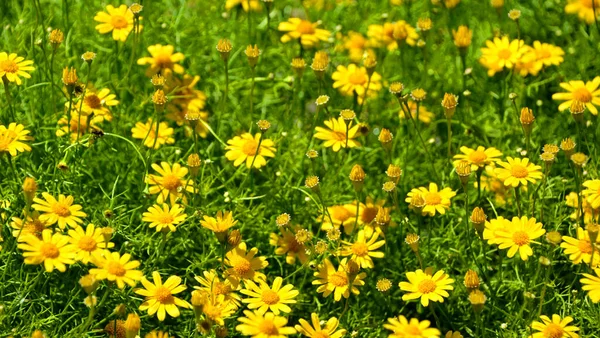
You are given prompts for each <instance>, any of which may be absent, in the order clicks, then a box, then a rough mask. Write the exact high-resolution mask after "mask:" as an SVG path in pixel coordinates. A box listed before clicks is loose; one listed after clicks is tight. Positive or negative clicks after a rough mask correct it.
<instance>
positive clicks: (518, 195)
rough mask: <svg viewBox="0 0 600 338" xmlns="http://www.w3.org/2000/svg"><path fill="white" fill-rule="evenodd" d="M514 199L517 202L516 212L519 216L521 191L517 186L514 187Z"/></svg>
mask: <svg viewBox="0 0 600 338" xmlns="http://www.w3.org/2000/svg"><path fill="white" fill-rule="evenodd" d="M515 200H516V203H517V212H518V214H519V217H521V192H520V190H519V187H518V186H517V187H515Z"/></svg>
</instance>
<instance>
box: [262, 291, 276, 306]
mask: <svg viewBox="0 0 600 338" xmlns="http://www.w3.org/2000/svg"><path fill="white" fill-rule="evenodd" d="M261 299H262V301H263V303H265V304H267V305H273V304H277V303H278V302H279V295H278V294H277V292H275V291H273V290H265V291H263V293H262V296H261Z"/></svg>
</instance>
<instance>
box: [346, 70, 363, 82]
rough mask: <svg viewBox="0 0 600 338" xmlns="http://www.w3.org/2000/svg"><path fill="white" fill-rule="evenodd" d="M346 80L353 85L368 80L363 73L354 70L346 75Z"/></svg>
mask: <svg viewBox="0 0 600 338" xmlns="http://www.w3.org/2000/svg"><path fill="white" fill-rule="evenodd" d="M348 81H349V82H350V83H352V84H354V85H364V84H365V83H366V82H367V81H368V79H367V77H366V76H365V74H363V73H361V72H358V71H356V72H354V73H352V74H350V76H349V77H348Z"/></svg>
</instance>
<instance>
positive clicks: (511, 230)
mask: <svg viewBox="0 0 600 338" xmlns="http://www.w3.org/2000/svg"><path fill="white" fill-rule="evenodd" d="M542 226H543V225H542V223H540V222H537V221H536V219H535V218H528V217H527V216H523V217H521V218H519V217H513V219H512V221H508V220H505V221H504V228H503V229H498V230H497V231H496V232H495V236H496V243H497V244H498V248H500V249H508V253H507V255H508V257H509V258H512V257H513V256H514V255H515V254H516V253H517V252H519V255H520V256H521V259H522V260H524V261H526V260H527V259H528V258H529V256H531V255H533V250H532V249H531V244H532V243H536V244H539V243H538V242H535V241H534V240H535V239H536V238H538V237H541V236H542V235H543V234H545V233H546V230H544V229H543V228H542ZM486 229H487V224H486ZM484 238H485V231H484Z"/></svg>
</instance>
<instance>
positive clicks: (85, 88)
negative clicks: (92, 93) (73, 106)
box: [69, 63, 92, 144]
mask: <svg viewBox="0 0 600 338" xmlns="http://www.w3.org/2000/svg"><path fill="white" fill-rule="evenodd" d="M91 69H92V64H91V63H88V69H87V74H86V75H85V86H84V87H83V94H82V95H81V102H80V103H79V110H78V111H77V139H76V144H79V134H81V109H82V108H83V101H85V94H86V92H87V88H88V81H89V79H90V72H91ZM89 122H90V123H91V120H90V121H89ZM70 123H71V121H69V124H70ZM88 127H89V126H88Z"/></svg>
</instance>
